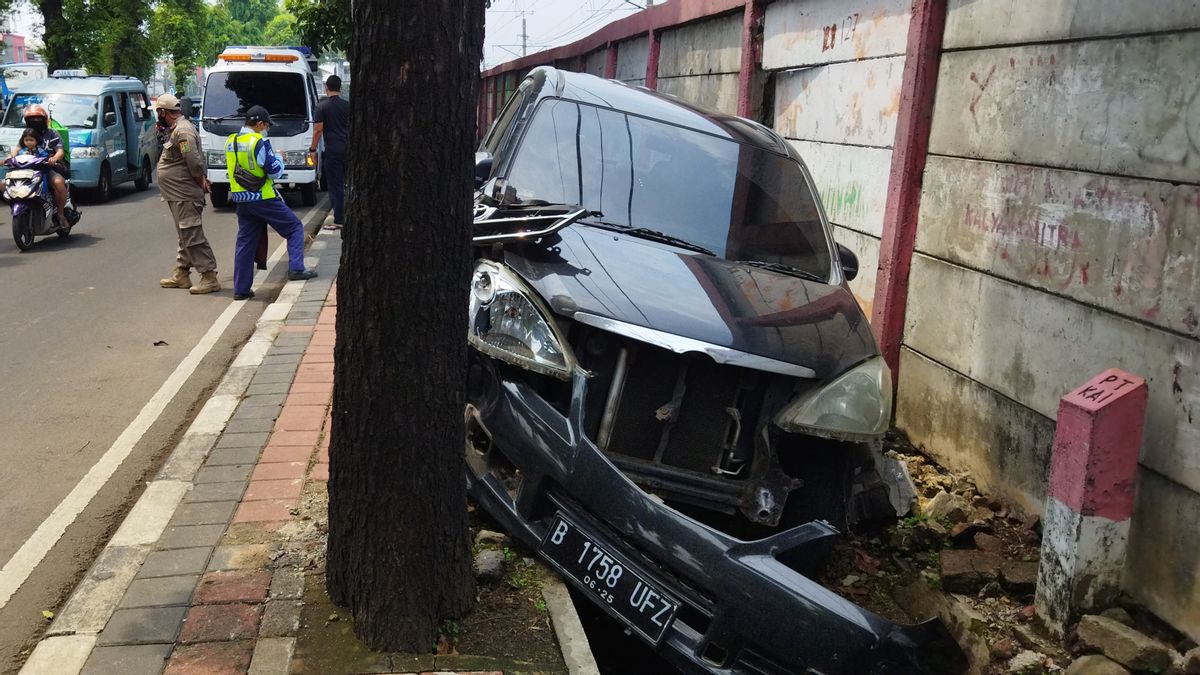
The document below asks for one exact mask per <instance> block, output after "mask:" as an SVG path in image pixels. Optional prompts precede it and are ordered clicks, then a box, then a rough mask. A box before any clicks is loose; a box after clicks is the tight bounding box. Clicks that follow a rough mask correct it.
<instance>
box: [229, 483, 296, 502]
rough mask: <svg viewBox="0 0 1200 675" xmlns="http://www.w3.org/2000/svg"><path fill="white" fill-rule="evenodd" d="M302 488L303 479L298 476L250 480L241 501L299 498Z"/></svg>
mask: <svg viewBox="0 0 1200 675" xmlns="http://www.w3.org/2000/svg"><path fill="white" fill-rule="evenodd" d="M303 490H304V481H303V480H302V479H300V478H293V479H291V480H252V481H250V487H248V488H246V495H245V497H244V498H243V499H242V501H247V502H254V501H261V500H263V499H296V500H299V499H300V493H301V492H302V491H303Z"/></svg>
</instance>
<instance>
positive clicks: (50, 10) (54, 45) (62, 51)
mask: <svg viewBox="0 0 1200 675" xmlns="http://www.w3.org/2000/svg"><path fill="white" fill-rule="evenodd" d="M36 5H37V8H38V11H39V12H41V14H42V26H43V27H44V29H45V30H44V32H43V33H42V42H43V43H44V44H45V45H46V47H45V55H44V56H45V58H46V65H47V67H48V68H49V70H50V72H54V71H55V70H58V69H60V68H69V67H70V66H71V60H72V59H73V58H75V51H74V49H72V47H71V43H70V26H68V25H67V21H66V19H65V18H63V0H36Z"/></svg>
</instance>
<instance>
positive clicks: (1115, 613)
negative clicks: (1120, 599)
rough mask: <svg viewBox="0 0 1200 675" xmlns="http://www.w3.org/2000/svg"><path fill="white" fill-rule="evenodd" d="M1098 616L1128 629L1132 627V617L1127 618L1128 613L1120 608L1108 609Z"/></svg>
mask: <svg viewBox="0 0 1200 675" xmlns="http://www.w3.org/2000/svg"><path fill="white" fill-rule="evenodd" d="M1100 616H1103V617H1105V618H1108V619H1112V620H1113V621H1116V622H1117V623H1120V624H1124V625H1126V626H1129V627H1130V628H1133V627H1134V622H1133V617H1132V616H1129V612H1127V611H1125V610H1124V609H1122V608H1120V607H1109V608H1108V609H1106V610H1104V611H1103V612H1100Z"/></svg>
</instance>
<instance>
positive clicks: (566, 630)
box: [542, 576, 600, 675]
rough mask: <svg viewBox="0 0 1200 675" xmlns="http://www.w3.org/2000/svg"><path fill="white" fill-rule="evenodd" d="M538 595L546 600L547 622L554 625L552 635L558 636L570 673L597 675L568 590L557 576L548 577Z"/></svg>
mask: <svg viewBox="0 0 1200 675" xmlns="http://www.w3.org/2000/svg"><path fill="white" fill-rule="evenodd" d="M542 598H544V599H545V600H546V609H547V611H549V612H550V623H551V624H552V625H553V626H554V634H555V635H556V636H558V646H559V648H560V649H561V651H562V657H563V661H564V662H565V663H566V664H567V670H568V671H569V672H570V673H571V675H600V668H599V667H598V666H597V665H596V657H595V656H593V655H592V646H591V644H590V643H589V642H588V639H587V633H585V632H583V624H582V623H581V622H580V621H579V613H578V612H577V611H576V610H575V604H574V603H573V602H571V593H570V592H569V591H568V590H567V587H566V585H565V584H563V582H562V580H561V579H559V578H558V577H557V576H553V577H550V578H549V579H548V580H547V581H546V582H545V584H543V585H542Z"/></svg>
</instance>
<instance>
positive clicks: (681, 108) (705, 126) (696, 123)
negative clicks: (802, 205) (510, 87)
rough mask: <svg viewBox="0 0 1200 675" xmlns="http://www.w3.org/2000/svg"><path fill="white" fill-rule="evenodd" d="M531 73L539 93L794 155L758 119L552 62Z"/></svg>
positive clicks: (788, 147)
mask: <svg viewBox="0 0 1200 675" xmlns="http://www.w3.org/2000/svg"><path fill="white" fill-rule="evenodd" d="M528 77H530V78H533V79H534V86H535V87H538V88H539V89H540V92H539V97H555V98H562V99H567V100H571V101H578V102H580V103H586V104H589V105H594V106H599V107H604V108H610V109H612V110H617V111H620V112H625V113H629V114H632V115H638V116H641V117H647V118H650V119H655V120H660V121H663V122H667V123H669V124H674V125H676V126H680V127H685V128H688V129H694V130H696V131H701V132H704V133H707V134H712V135H714V136H719V137H722V138H728V139H730V140H733V141H737V142H739V143H745V144H748V145H753V146H757V147H760V148H762V149H764V150H769V151H771V152H775V153H779V154H784V155H790V156H795V152H794V150H792V148H791V145H790V144H789V143H788V142H787V141H785V140H784V139H783V138H781V137H780V136H779V135H778V134H776V133H775V132H774V131H772V130H771V129H769V128H767V127H765V126H763V125H761V124H759V123H757V122H754V121H751V120H748V119H746V118H744V117H738V116H736V115H729V114H727V113H721V112H716V111H713V110H708V109H706V108H702V107H700V106H697V105H694V104H692V103H688V102H687V101H684V100H683V99H680V98H678V97H675V96H672V95H670V94H664V93H661V92H657V91H653V90H650V89H647V88H645V87H640V86H632V85H628V84H625V83H624V82H619V81H617V80H606V79H604V78H601V77H596V76H595V75H589V74H587V73H576V72H571V71H566V70H559V69H557V68H551V67H549V66H542V67H540V68H535V69H534V70H532V71H530V73H529V75H528Z"/></svg>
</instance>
